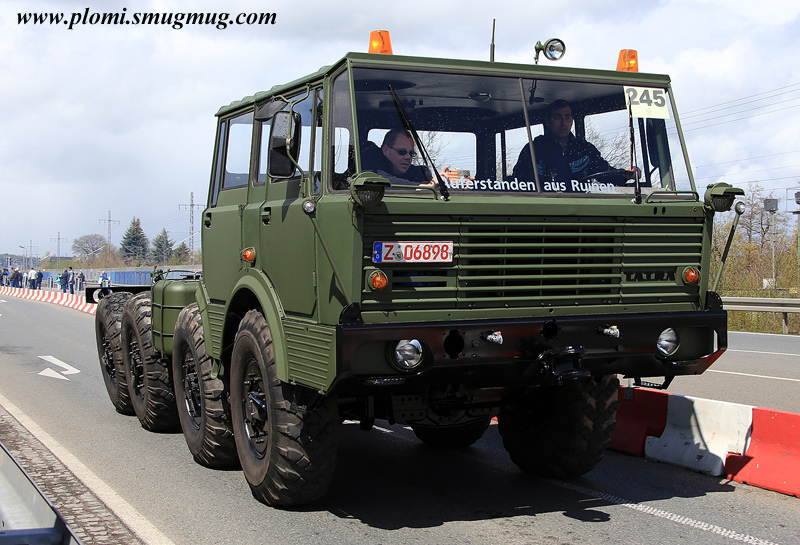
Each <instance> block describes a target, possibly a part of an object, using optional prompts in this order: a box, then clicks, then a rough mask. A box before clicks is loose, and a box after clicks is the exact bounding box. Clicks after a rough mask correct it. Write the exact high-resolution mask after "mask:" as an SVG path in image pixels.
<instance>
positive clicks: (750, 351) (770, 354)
mask: <svg viewBox="0 0 800 545" xmlns="http://www.w3.org/2000/svg"><path fill="white" fill-rule="evenodd" d="M727 352H743V353H745V354H767V355H768V356H795V357H798V356H800V354H787V353H786V352H761V351H759V350H734V349H733V348H728V350H727Z"/></svg>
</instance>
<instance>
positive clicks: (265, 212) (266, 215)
mask: <svg viewBox="0 0 800 545" xmlns="http://www.w3.org/2000/svg"><path fill="white" fill-rule="evenodd" d="M271 218H272V208H270V207H268V206H265V207H264V208H263V209H262V210H261V223H263V224H264V225H269V220H270V219H271Z"/></svg>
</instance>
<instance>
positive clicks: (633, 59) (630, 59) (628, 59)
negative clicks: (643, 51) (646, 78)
mask: <svg viewBox="0 0 800 545" xmlns="http://www.w3.org/2000/svg"><path fill="white" fill-rule="evenodd" d="M617 70H618V71H620V72H638V71H639V56H638V55H637V53H636V50H635V49H623V50H621V51H620V52H619V60H618V61H617Z"/></svg>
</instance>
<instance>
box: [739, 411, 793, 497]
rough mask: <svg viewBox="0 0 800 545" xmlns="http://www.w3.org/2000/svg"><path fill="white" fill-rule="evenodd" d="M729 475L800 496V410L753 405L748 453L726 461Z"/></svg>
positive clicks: (741, 481)
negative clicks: (799, 411)
mask: <svg viewBox="0 0 800 545" xmlns="http://www.w3.org/2000/svg"><path fill="white" fill-rule="evenodd" d="M725 473H726V474H727V476H728V478H729V479H733V480H734V481H738V482H740V483H746V484H749V485H752V486H758V487H759V488H767V489H769V490H775V491H777V492H782V493H784V494H788V495H790V496H797V497H799V498H800V414H794V413H787V412H784V411H774V410H769V409H761V408H755V409H753V432H752V434H751V436H750V444H749V445H748V447H747V450H746V451H745V453H744V454H731V455H729V456H728V459H727V461H726V463H725Z"/></svg>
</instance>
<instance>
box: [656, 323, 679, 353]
mask: <svg viewBox="0 0 800 545" xmlns="http://www.w3.org/2000/svg"><path fill="white" fill-rule="evenodd" d="M679 344H680V340H679V339H678V334H677V333H676V332H675V330H674V329H672V328H671V327H670V328H667V329H665V330H664V331H662V332H661V335H659V336H658V341H657V342H656V347H657V348H658V351H659V352H661V353H662V354H664V355H665V356H671V355H672V354H674V353H675V352H677V350H678V345H679Z"/></svg>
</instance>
